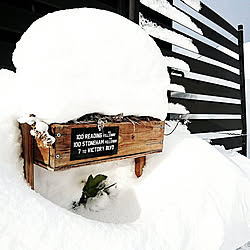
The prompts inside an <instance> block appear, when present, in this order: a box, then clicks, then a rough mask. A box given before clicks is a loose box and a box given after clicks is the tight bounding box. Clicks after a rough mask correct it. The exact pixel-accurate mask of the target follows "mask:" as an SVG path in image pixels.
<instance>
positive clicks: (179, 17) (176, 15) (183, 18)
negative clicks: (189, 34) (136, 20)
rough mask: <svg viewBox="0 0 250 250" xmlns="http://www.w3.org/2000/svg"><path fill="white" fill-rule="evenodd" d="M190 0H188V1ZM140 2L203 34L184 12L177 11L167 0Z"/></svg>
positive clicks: (142, 0)
mask: <svg viewBox="0 0 250 250" xmlns="http://www.w3.org/2000/svg"><path fill="white" fill-rule="evenodd" d="M191 1H192V0H188V2H189V3H190V2H191ZM141 3H142V4H144V5H146V6H148V7H150V8H151V9H153V10H155V11H157V12H159V13H161V14H162V15H164V16H166V17H168V18H170V19H172V20H174V21H176V22H178V23H180V24H182V25H184V26H186V27H187V28H190V29H191V30H193V31H195V32H197V33H199V34H203V33H202V31H201V29H199V28H198V27H197V26H196V24H195V23H193V22H192V20H191V18H190V17H189V16H188V15H186V14H185V13H184V12H182V11H179V10H178V9H176V8H175V7H174V6H172V5H171V4H170V3H169V2H168V1H167V0H141Z"/></svg>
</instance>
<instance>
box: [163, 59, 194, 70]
mask: <svg viewBox="0 0 250 250" xmlns="http://www.w3.org/2000/svg"><path fill="white" fill-rule="evenodd" d="M165 60H166V63H167V65H168V66H169V67H172V68H176V69H181V70H184V71H188V72H189V71H190V67H189V65H188V64H187V63H186V62H184V61H183V60H180V59H177V58H174V57H170V56H165Z"/></svg>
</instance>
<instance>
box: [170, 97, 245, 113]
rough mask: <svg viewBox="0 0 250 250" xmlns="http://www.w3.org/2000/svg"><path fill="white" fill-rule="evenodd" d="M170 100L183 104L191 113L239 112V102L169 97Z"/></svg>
mask: <svg viewBox="0 0 250 250" xmlns="http://www.w3.org/2000/svg"><path fill="white" fill-rule="evenodd" d="M170 102H172V103H179V104H181V105H183V106H184V107H185V108H186V109H187V110H188V111H189V112H190V113H191V114H234V115H240V114H241V105H240V104H231V103H221V102H211V101H200V100H192V99H182V98H174V97H171V99H170Z"/></svg>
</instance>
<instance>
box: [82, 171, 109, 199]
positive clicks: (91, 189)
mask: <svg viewBox="0 0 250 250" xmlns="http://www.w3.org/2000/svg"><path fill="white" fill-rule="evenodd" d="M106 179H107V176H106V175H101V174H99V175H97V176H95V178H93V176H92V175H90V176H89V177H88V180H87V183H86V184H85V186H84V187H83V190H82V196H83V197H85V199H86V200H87V199H88V198H90V197H95V196H96V195H97V194H98V192H99V191H100V190H101V189H103V187H104V186H105V185H104V183H103V181H104V180H106ZM85 199H84V200H85Z"/></svg>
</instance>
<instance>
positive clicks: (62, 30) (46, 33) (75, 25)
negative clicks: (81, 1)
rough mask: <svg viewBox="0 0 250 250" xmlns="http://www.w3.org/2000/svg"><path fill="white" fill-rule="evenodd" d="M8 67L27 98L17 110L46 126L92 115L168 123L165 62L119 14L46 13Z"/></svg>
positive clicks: (146, 38)
mask: <svg viewBox="0 0 250 250" xmlns="http://www.w3.org/2000/svg"><path fill="white" fill-rule="evenodd" d="M13 61H14V64H15V66H16V68H17V73H16V77H15V78H16V80H17V82H18V85H19V86H22V88H25V91H26V93H27V96H28V98H27V99H26V100H25V101H24V103H22V106H23V107H21V108H22V112H23V113H24V112H25V113H27V114H35V115H37V116H38V117H39V118H41V119H43V120H45V121H47V122H54V121H58V122H65V121H68V120H70V119H72V118H78V117H80V116H82V115H83V114H86V113H92V112H100V113H105V114H108V115H115V114H118V113H124V115H131V114H134V115H151V116H154V117H157V118H160V119H165V117H166V113H167V98H166V93H167V87H168V84H169V75H168V72H167V67H166V64H165V60H164V57H163V56H162V54H161V52H160V49H159V48H158V47H157V45H156V44H155V42H154V41H153V39H151V38H150V37H149V36H148V35H147V34H146V33H145V31H143V30H142V29H141V28H140V27H139V26H138V25H136V24H135V23H133V22H131V21H129V20H128V19H126V18H123V17H121V16H120V15H117V14H114V13H111V12H107V11H104V10H97V9H89V8H82V9H71V10H65V11H58V12H54V13H52V14H48V15H46V16H45V17H43V18H41V19H38V20H37V21H36V22H34V23H33V24H32V25H31V27H30V28H29V29H28V30H27V31H26V32H25V33H24V35H23V36H22V38H21V40H20V41H19V42H18V43H17V47H16V50H15V51H14V54H13ZM142 89H143V94H140V93H141V91H142ZM71 96H73V97H74V98H71ZM150 99H153V100H154V102H148V100H150ZM41 102H42V103H43V104H44V105H43V106H42V105H41ZM114 103H115V105H114ZM128 103H129V105H128ZM24 104H25V105H24ZM162 106H164V111H163V109H161V107H162Z"/></svg>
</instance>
